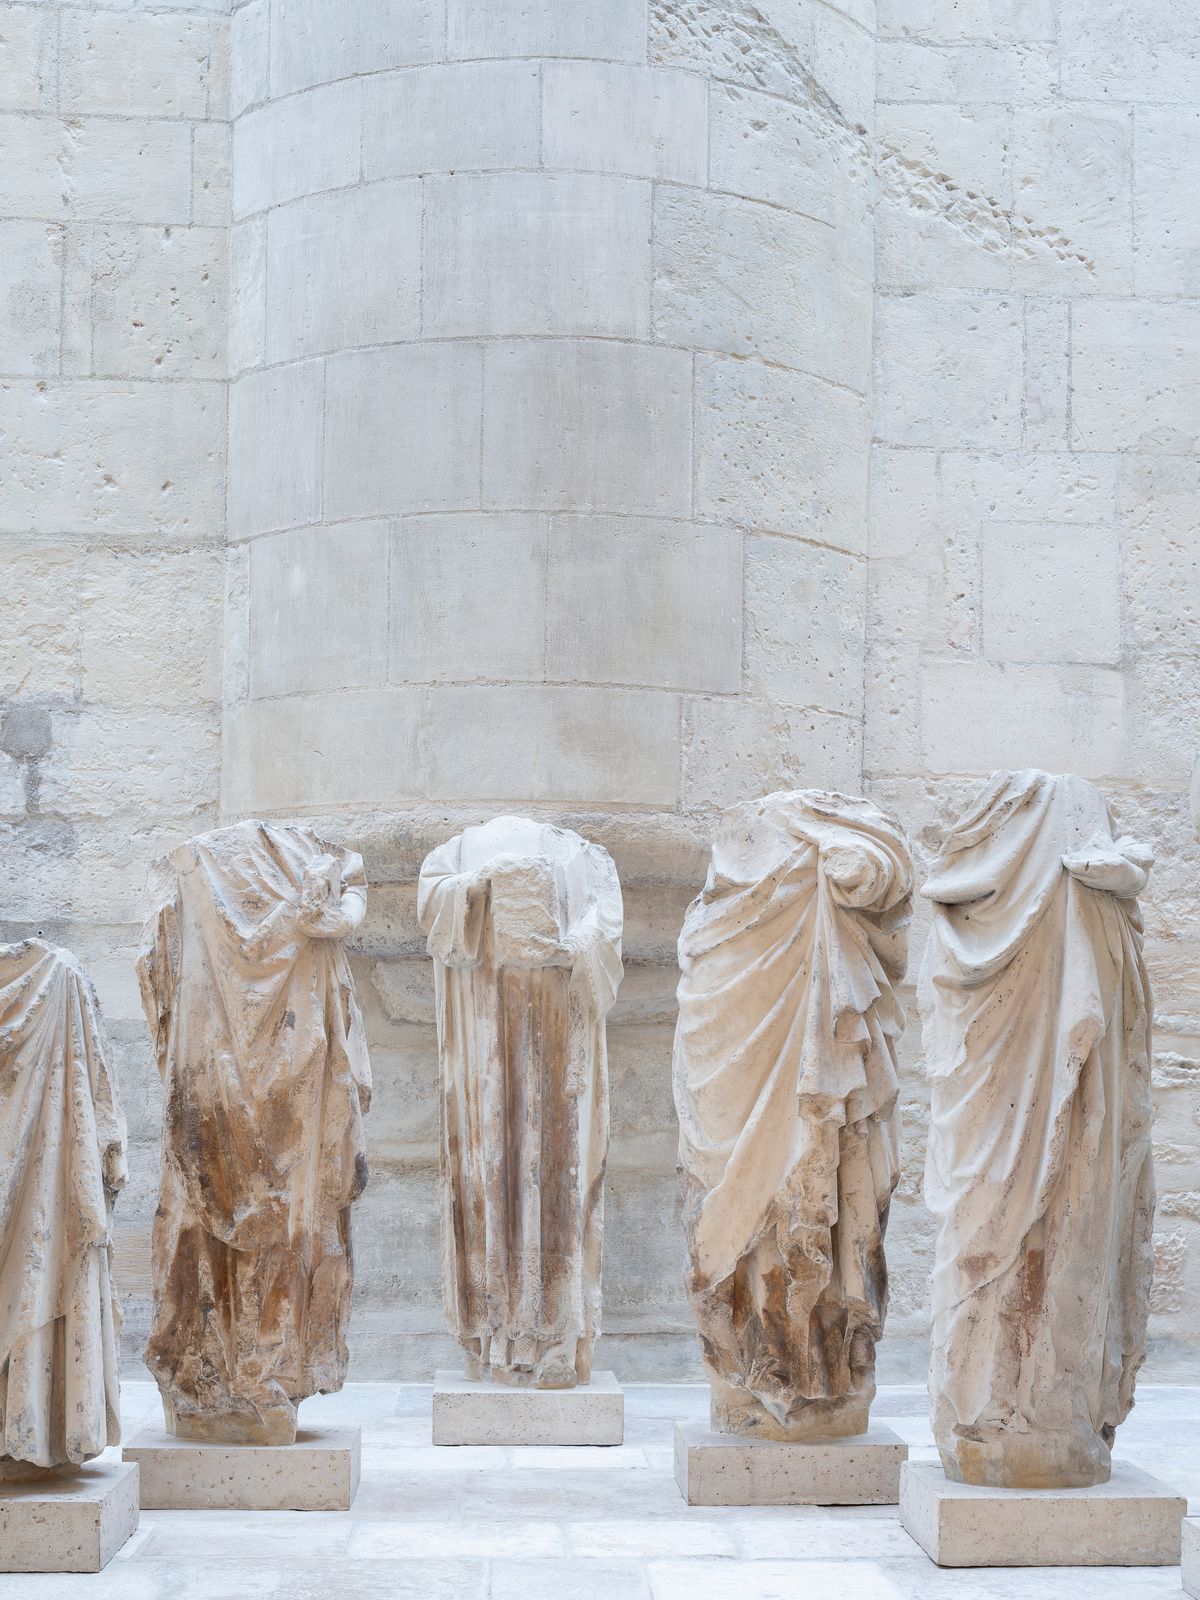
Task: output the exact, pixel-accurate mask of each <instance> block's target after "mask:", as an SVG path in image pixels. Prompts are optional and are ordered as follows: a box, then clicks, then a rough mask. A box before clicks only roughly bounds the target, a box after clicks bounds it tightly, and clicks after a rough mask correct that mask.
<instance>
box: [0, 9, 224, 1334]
mask: <svg viewBox="0 0 1200 1600" xmlns="http://www.w3.org/2000/svg"><path fill="white" fill-rule="evenodd" d="M224 9H225V8H224V6H223V5H222V4H220V3H216V4H214V3H211V0H210V3H208V4H202V3H196V4H187V3H186V0H184V3H180V4H177V5H174V6H173V7H172V9H170V10H169V11H168V10H163V11H154V12H147V11H146V10H144V9H142V8H140V7H134V8H132V9H128V8H125V7H121V6H112V7H110V6H106V5H98V4H95V5H57V4H51V3H48V0H39V3H37V4H30V5H8V4H5V5H0V149H2V150H3V159H2V160H0V439H2V440H3V454H4V478H3V489H2V490H0V571H2V581H0V595H2V598H0V864H2V868H0V939H3V940H8V939H15V938H21V937H24V936H26V935H27V934H30V933H33V932H38V931H40V932H42V933H43V934H45V936H46V937H47V938H49V939H51V940H56V941H61V942H62V943H64V944H67V945H68V946H70V948H72V949H73V950H75V951H76V952H77V953H78V954H79V955H80V956H81V957H82V958H83V959H84V961H85V962H86V963H87V965H88V968H89V970H90V971H91V972H92V974H93V975H94V977H95V979H96V982H97V986H98V988H99V991H100V995H101V1000H102V1003H103V1007H104V1013H105V1018H106V1021H107V1024H108V1029H109V1032H110V1035H111V1036H112V1039H113V1043H114V1048H115V1050H116V1053H117V1057H118V1068H119V1071H120V1076H121V1082H122V1087H123V1090H124V1092H125V1098H126V1102H127V1105H128V1108H129V1113H130V1136H131V1140H132V1141H133V1148H132V1150H131V1159H130V1167H131V1172H132V1182H131V1186H130V1192H129V1194H128V1195H127V1197H126V1198H125V1200H123V1201H122V1205H121V1211H120V1219H121V1231H120V1250H119V1270H120V1273H121V1276H122V1282H123V1285H124V1287H125V1289H126V1290H127V1291H128V1315H127V1325H128V1331H129V1335H130V1342H131V1344H136V1343H137V1335H138V1329H139V1328H140V1327H141V1326H142V1325H143V1323H144V1307H145V1290H146V1269H147V1243H148V1228H149V1218H150V1215H151V1213H152V1210H153V1203H152V1200H151V1188H152V1181H153V1175H154V1173H155V1172H156V1170H157V1141H158V1118H159V1104H160V1102H159V1096H158V1092H157V1086H156V1083H155V1081H154V1073H153V1068H152V1066H151V1062H150V1053H149V1049H148V1046H147V1044H146V1040H145V1027H144V1024H143V1023H142V1022H141V1018H140V1009H139V1005H138V999H137V990H136V983H135V981H134V976H133V970H132V959H133V951H134V946H135V940H136V933H137V928H138V925H139V923H140V919H141V915H142V910H143V889H144V879H145V872H146V866H147V863H148V862H149V861H150V859H152V857H153V856H154V855H156V854H157V853H158V852H159V851H161V850H163V849H166V848H169V847H170V846H171V845H172V844H173V843H174V842H175V841H176V840H178V839H179V838H181V837H184V836H186V835H187V834H189V833H191V832H192V831H194V830H195V829H196V828H197V827H200V826H203V825H204V824H206V823H208V822H210V821H212V820H213V819H214V818H215V817H216V815H217V799H218V773H219V761H220V739H219V728H220V698H221V687H220V666H221V605H222V601H221V595H222V582H223V578H222V565H223V558H222V551H221V545H222V541H223V533H224V528H223V523H224V465H225V377H226V354H225V344H226V253H227V233H228V219H227V208H228V195H227V172H228V160H227V146H228V128H227V124H226V87H225V86H226V77H227V61H226V49H227V42H228V20H227V18H226V17H225V16H224V15H223V14H222V13H223V12H224Z"/></svg>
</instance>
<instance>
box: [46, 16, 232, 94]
mask: <svg viewBox="0 0 1200 1600" xmlns="http://www.w3.org/2000/svg"><path fill="white" fill-rule="evenodd" d="M62 20H63V31H62V39H61V50H62V56H61V61H60V76H59V108H60V110H62V111H63V112H66V113H68V114H70V115H73V116H78V115H80V114H81V113H88V112H107V113H114V114H116V115H123V116H130V115H132V116H165V117H206V116H208V115H209V114H210V107H211V105H212V99H213V96H212V93H211V88H212V79H213V78H214V77H216V76H219V67H220V65H221V63H220V62H217V61H214V54H215V51H216V48H217V40H218V38H219V33H220V29H221V27H222V24H221V22H219V21H218V20H217V19H216V18H215V17H203V16H188V15H187V14H186V13H185V12H178V11H177V12H166V13H163V14H157V15H156V14H155V13H154V12H150V13H148V14H144V15H143V16H142V17H141V18H140V22H139V26H138V27H136V28H131V27H130V26H129V20H128V18H127V17H126V16H125V15H123V14H122V13H121V12H120V11H106V10H102V9H91V10H83V9H79V10H76V9H74V8H72V9H71V10H70V11H68V12H67V13H66V14H65V15H64V16H63V19H62Z"/></svg>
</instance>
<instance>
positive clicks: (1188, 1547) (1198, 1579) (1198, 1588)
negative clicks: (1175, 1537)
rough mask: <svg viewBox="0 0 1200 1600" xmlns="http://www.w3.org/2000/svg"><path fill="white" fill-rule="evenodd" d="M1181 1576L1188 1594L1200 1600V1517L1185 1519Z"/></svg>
mask: <svg viewBox="0 0 1200 1600" xmlns="http://www.w3.org/2000/svg"><path fill="white" fill-rule="evenodd" d="M1182 1536H1183V1537H1182V1549H1181V1551H1180V1561H1181V1564H1182V1572H1181V1576H1182V1578H1183V1587H1184V1592H1185V1593H1186V1594H1190V1595H1192V1596H1194V1597H1195V1600H1200V1517H1185V1518H1184V1520H1183V1525H1182Z"/></svg>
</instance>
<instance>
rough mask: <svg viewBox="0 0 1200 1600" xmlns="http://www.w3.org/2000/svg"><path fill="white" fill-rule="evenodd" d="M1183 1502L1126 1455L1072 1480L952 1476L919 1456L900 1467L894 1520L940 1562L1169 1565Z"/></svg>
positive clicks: (1175, 1548) (944, 1564)
mask: <svg viewBox="0 0 1200 1600" xmlns="http://www.w3.org/2000/svg"><path fill="white" fill-rule="evenodd" d="M1186 1510H1187V1501H1186V1499H1185V1498H1184V1497H1183V1496H1182V1495H1178V1494H1175V1493H1174V1492H1173V1491H1172V1490H1171V1489H1169V1488H1167V1487H1166V1485H1165V1484H1162V1483H1159V1482H1158V1480H1157V1479H1156V1478H1152V1477H1151V1476H1150V1474H1149V1473H1147V1472H1142V1471H1140V1470H1139V1469H1138V1468H1137V1467H1130V1466H1127V1465H1126V1464H1125V1463H1124V1462H1116V1463H1114V1465H1113V1471H1112V1476H1111V1478H1109V1479H1108V1480H1107V1481H1106V1482H1104V1483H1100V1484H1095V1485H1092V1486H1090V1487H1087V1488H1075V1489H1025V1490H1021V1489H999V1488H986V1487H983V1486H981V1485H977V1484H969V1483H952V1482H950V1481H949V1480H948V1479H947V1478H944V1477H943V1476H942V1474H941V1473H940V1472H939V1470H938V1469H937V1467H936V1466H931V1465H929V1464H928V1463H927V1462H924V1461H906V1462H905V1464H904V1466H903V1467H902V1468H901V1471H900V1520H901V1521H902V1522H903V1524H904V1526H905V1528H906V1529H907V1530H908V1532H909V1533H910V1534H911V1535H912V1536H913V1538H914V1539H915V1540H916V1541H917V1543H918V1544H919V1545H920V1546H921V1548H922V1550H924V1552H925V1554H926V1555H927V1556H929V1558H930V1559H931V1560H933V1561H936V1562H937V1564H938V1566H940V1567H1150V1566H1160V1567H1171V1566H1174V1565H1175V1563H1176V1562H1177V1561H1178V1560H1179V1530H1180V1525H1181V1519H1182V1517H1183V1514H1184V1512H1185V1511H1186ZM1183 1525H1184V1526H1186V1524H1183Z"/></svg>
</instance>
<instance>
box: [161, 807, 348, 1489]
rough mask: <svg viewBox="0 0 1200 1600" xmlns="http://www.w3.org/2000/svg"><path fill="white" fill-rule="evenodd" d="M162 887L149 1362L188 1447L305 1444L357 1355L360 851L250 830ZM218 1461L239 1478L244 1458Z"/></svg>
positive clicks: (215, 846)
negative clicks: (319, 1400)
mask: <svg viewBox="0 0 1200 1600" xmlns="http://www.w3.org/2000/svg"><path fill="white" fill-rule="evenodd" d="M155 879H156V882H155V889H156V894H155V900H154V904H153V907H152V909H151V912H150V915H149V916H148V918H147V922H146V927H145V930H144V933H143V940H142V948H141V950H140V952H139V955H138V964H137V972H138V981H139V984H140V987H141V994H142V1004H143V1007H144V1009H145V1013H146V1023H147V1027H148V1029H149V1032H150V1039H151V1042H152V1044H153V1047H154V1053H155V1059H156V1061H157V1064H158V1071H159V1076H160V1078H161V1079H162V1082H163V1088H164V1096H165V1112H164V1118H163V1136H162V1168H161V1176H160V1184H159V1199H158V1208H157V1210H156V1211H155V1214H154V1226H153V1237H152V1267H153V1292H154V1309H153V1321H152V1324H151V1328H150V1338H149V1342H148V1344H147V1346H146V1351H145V1361H146V1365H147V1366H148V1367H149V1369H150V1372H151V1374H152V1375H153V1376H154V1378H155V1380H156V1381H157V1383H158V1386H159V1392H160V1394H161V1396H162V1404H163V1417H164V1421H165V1425H166V1429H167V1432H168V1433H169V1434H170V1435H171V1436H172V1437H173V1438H176V1439H180V1440H188V1441H195V1442H198V1443H201V1444H213V1445H223V1446H230V1445H232V1446H254V1445H268V1446H289V1445H294V1444H295V1442H296V1427H297V1421H296V1418H297V1407H298V1405H299V1403H300V1401H301V1400H303V1399H305V1398H306V1397H307V1396H308V1395H310V1394H314V1393H317V1392H323V1393H329V1392H332V1391H335V1390H337V1389H340V1388H341V1386H342V1383H343V1382H344V1380H345V1375H346V1368H347V1364H348V1361H349V1351H348V1348H347V1343H346V1326H347V1323H348V1321H349V1315H350V1295H351V1290H352V1285H353V1253H352V1246H351V1238H350V1215H351V1208H352V1206H353V1204H354V1201H355V1200H357V1199H358V1197H359V1195H360V1194H361V1193H362V1191H363V1189H364V1188H365V1186H366V1181H367V1156H366V1141H365V1138H364V1135H363V1115H364V1113H365V1112H366V1111H367V1110H368V1108H369V1106H370V1103H371V1067H370V1061H369V1059H368V1055H367V1043H366V1037H365V1033H364V1029H363V1023H362V1016H361V1013H360V1011H359V1008H358V1004H357V1001H356V999H355V995H354V982H353V979H352V977H351V974H350V970H349V967H348V964H347V959H346V955H345V952H344V951H343V949H342V941H343V940H344V939H345V938H346V936H347V934H349V933H350V932H351V931H352V930H353V929H354V928H356V927H358V926H359V924H360V923H361V922H362V920H363V917H364V915H365V913H366V898H367V894H366V878H365V875H364V872H363V864H362V858H361V856H359V855H357V854H356V853H354V852H353V851H348V850H345V849H339V848H338V847H337V846H335V845H330V844H326V843H325V841H324V840H322V839H320V838H318V837H317V836H316V835H315V834H313V833H312V832H310V831H309V830H306V829H299V828H282V827H271V826H269V825H267V824H264V823H261V822H246V823H240V824H236V825H234V826H233V827H229V828H221V829H217V830H215V831H212V832H209V833H204V834H200V835H197V836H196V837H195V838H193V839H191V840H189V841H188V842H187V843H186V844H183V845H181V846H180V847H179V848H178V849H177V850H176V851H175V852H174V853H173V854H172V856H171V857H170V858H169V860H166V861H163V862H162V863H161V864H160V866H159V868H158V869H157V871H156V874H155ZM281 1018H282V1019H284V1021H285V1024H286V1025H281V1023H280V1019H281ZM279 1459H281V1460H283V1461H286V1456H284V1457H280V1458H279ZM300 1459H301V1460H303V1457H301V1458H300ZM208 1465H209V1467H210V1469H212V1470H213V1474H214V1476H215V1477H216V1478H217V1480H218V1481H225V1482H227V1481H228V1478H229V1475H230V1467H231V1462H230V1460H229V1458H228V1456H226V1457H225V1458H224V1459H223V1460H221V1461H219V1462H216V1463H213V1462H212V1461H211V1460H210V1461H209V1463H208ZM191 1466H192V1472H191V1475H192V1476H193V1477H194V1478H196V1479H197V1480H199V1481H201V1482H203V1480H204V1476H205V1474H204V1472H203V1470H202V1469H201V1468H200V1466H199V1464H195V1463H193V1464H191ZM186 1471H187V1468H185V1472H186ZM282 1476H283V1478H284V1480H285V1484H286V1480H287V1477H288V1475H287V1473H286V1472H284V1474H283V1475H282ZM285 1484H281V1485H280V1486H279V1487H280V1490H281V1491H282V1492H293V1493H294V1492H298V1491H296V1490H292V1489H291V1488H290V1485H288V1486H287V1487H286V1488H285ZM326 1487H327V1486H326ZM146 1492H147V1494H148V1495H150V1496H152V1497H154V1499H153V1501H149V1500H148V1502H147V1503H159V1504H161V1501H160V1500H158V1499H157V1492H158V1491H157V1486H156V1485H152V1484H151V1483H149V1482H148V1483H147V1485H146ZM206 1492H207V1493H210V1494H211V1493H212V1488H211V1483H210V1484H208V1485H206ZM301 1492H302V1491H301ZM351 1493H352V1491H351Z"/></svg>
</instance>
